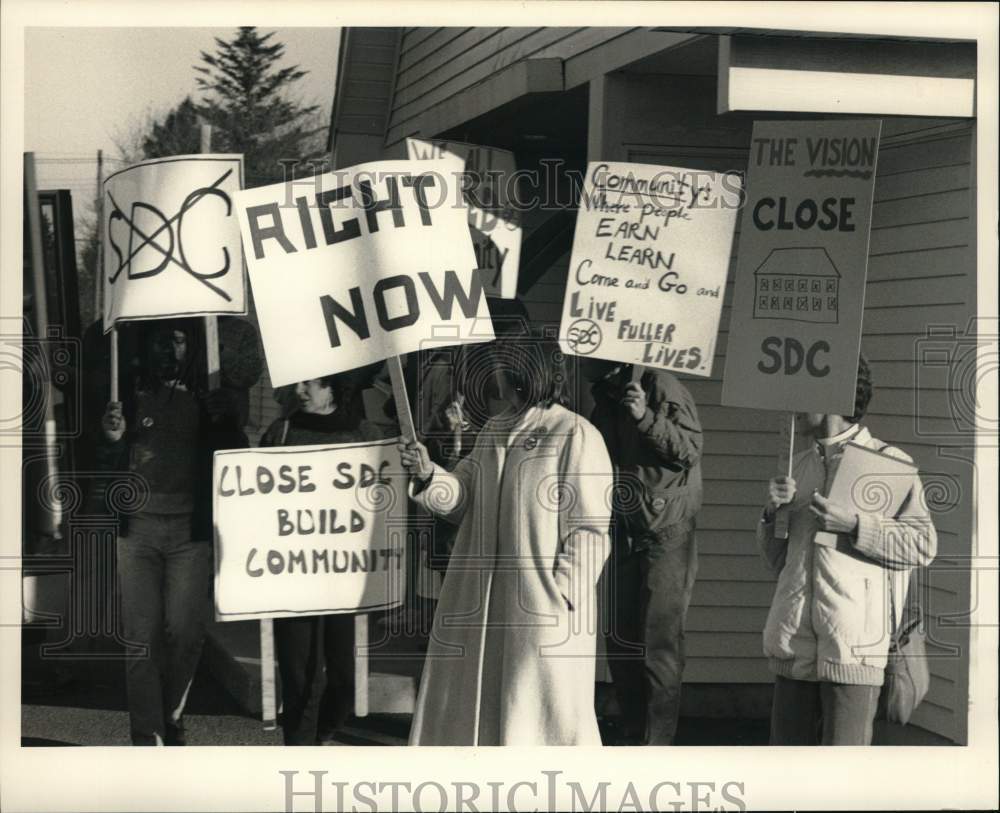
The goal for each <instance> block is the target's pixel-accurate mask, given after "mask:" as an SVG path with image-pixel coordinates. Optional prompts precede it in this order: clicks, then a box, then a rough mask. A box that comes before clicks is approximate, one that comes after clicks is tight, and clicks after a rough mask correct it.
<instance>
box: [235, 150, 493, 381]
mask: <svg viewBox="0 0 1000 813" xmlns="http://www.w3.org/2000/svg"><path fill="white" fill-rule="evenodd" d="M454 169H455V166H454V163H453V162H449V161H444V160H442V161H378V162H373V163H369V164H359V165H358V166H355V167H351V168H349V169H344V170H339V171H337V172H334V173H328V174H326V175H320V176H317V177H315V178H309V179H307V180H296V181H290V182H288V183H281V184H274V185H272V186H264V187H258V188H256V189H249V190H246V191H244V192H241V193H240V194H239V195H238V196H237V198H236V210H237V214H238V217H239V222H240V230H241V232H242V234H243V245H244V250H245V254H246V258H247V268H248V271H249V274H250V284H251V286H252V288H253V294H254V304H255V306H256V310H257V317H258V320H259V324H260V333H261V339H262V340H263V343H264V353H265V355H266V357H267V366H268V370H269V372H270V376H271V383H272V385H273V386H276V387H279V386H284V385H286V384H293V383H295V382H297V381H304V380H307V379H310V378H318V377H320V376H323V375H329V374H332V373H339V372H343V371H346V370H351V369H354V368H357V367H362V366H364V365H366V364H373V363H375V362H378V361H382V360H383V359H386V358H388V357H389V356H398V355H402V354H404V353H411V352H413V351H416V350H419V349H420V348H421V346H422V344H423V342H424V341H425V340H429V339H434V340H435V342H436V345H437V346H439V345H440V344H442V343H443V342H445V341H446V342H447V343H451V344H462V343H466V342H481V341H489V340H490V339H492V338H493V333H492V330H491V329H489V327H488V326H489V309H488V307H487V304H486V297H485V296H484V293H483V285H482V280H481V278H480V277H479V276H478V275H477V274H476V273H475V271H474V269H475V267H476V260H475V256H474V254H473V251H472V241H471V239H470V238H469V228H468V225H467V222H468V211H467V209H466V206H465V203H464V201H463V200H462V196H461V193H460V191H456V188H455V187H456V184H457V183H459V179H458V178H456V177H455V171H454Z"/></svg>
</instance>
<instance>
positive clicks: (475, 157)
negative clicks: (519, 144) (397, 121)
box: [406, 138, 521, 299]
mask: <svg viewBox="0 0 1000 813" xmlns="http://www.w3.org/2000/svg"><path fill="white" fill-rule="evenodd" d="M406 152H407V156H408V157H409V158H410V160H428V159H434V158H446V157H448V156H454V157H456V158H458V159H459V160H460V161H461V162H462V167H461V168H460V170H459V171H460V172H464V173H465V176H466V177H465V184H464V190H465V193H464V194H465V202H466V204H467V205H468V207H469V231H470V232H471V233H472V245H473V249H474V250H475V252H476V264H477V268H478V270H479V273H480V274H482V275H483V286H484V288H485V290H486V294H487V295H488V296H498V297H502V298H503V299H513V298H514V297H515V296H517V271H518V266H519V264H520V262H521V217H520V214H519V212H518V211H517V209H516V208H515V207H514V206H513V205H512V203H511V200H510V192H511V191H512V190H511V187H510V184H512V183H514V178H515V173H516V171H517V164H516V162H515V160H514V153H512V152H509V151H507V150H500V149H496V148H495V147H481V146H479V145H477V144H464V143H462V142H459V141H426V140H423V139H419V138H408V139H406Z"/></svg>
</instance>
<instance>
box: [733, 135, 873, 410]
mask: <svg viewBox="0 0 1000 813" xmlns="http://www.w3.org/2000/svg"><path fill="white" fill-rule="evenodd" d="M880 127H881V123H880V122H878V121H808V122H806V121H797V122H781V121H769V122H757V123H756V124H755V125H754V129H753V139H752V142H751V145H750V162H749V168H748V174H747V197H746V203H745V206H744V209H743V220H742V222H741V227H740V241H739V258H738V261H737V268H736V279H735V287H734V291H733V310H732V322H731V323H730V327H729V344H728V348H727V350H726V371H725V376H724V379H723V386H722V403H723V404H726V405H728V406H745V407H756V408H761V409H783V410H792V411H799V412H823V413H831V412H832V413H841V414H846V415H850V414H851V413H852V412H853V411H854V390H855V387H856V378H857V373H858V352H859V350H860V348H861V320H862V316H863V311H864V303H865V276H866V273H867V268H868V237H869V233H870V228H871V212H872V195H873V192H874V186H875V161H876V159H877V157H878V142H879V131H880Z"/></svg>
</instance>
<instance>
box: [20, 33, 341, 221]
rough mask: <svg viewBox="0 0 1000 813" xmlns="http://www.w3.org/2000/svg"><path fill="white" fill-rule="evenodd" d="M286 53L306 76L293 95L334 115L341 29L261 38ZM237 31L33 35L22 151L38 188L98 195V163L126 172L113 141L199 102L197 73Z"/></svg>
mask: <svg viewBox="0 0 1000 813" xmlns="http://www.w3.org/2000/svg"><path fill="white" fill-rule="evenodd" d="M262 30H264V31H272V30H273V31H275V32H276V34H275V36H274V40H278V41H281V42H283V43H284V44H285V46H286V48H285V59H284V61H283V62H282V63H281V64H282V65H295V64H298V65H299V66H300V67H301V68H303V69H304V70H307V71H309V74H308V75H307V76H306V77H305V78H304V79H302V80H301V81H299V82H298V83H297V90H296V95H297V96H299V98H300V99H301V101H303V102H305V103H316V104H319V105H320V107H321V110H322V111H323V113H324V114H326V115H328V114H329V110H330V105H331V104H332V100H333V94H334V80H335V74H336V65H337V47H338V44H339V40H340V29H339V28H274V29H272V28H263V29H262ZM233 32H234V29H233V28H29V29H27V31H26V34H25V64H24V72H25V121H24V149H25V150H31V151H34V152H35V153H36V160H37V161H38V174H39V187H40V188H49V189H52V188H69V189H71V190H72V191H74V202H75V200H76V197H77V195H78V194H79V195H81V196H82V195H89V196H92V195H93V190H94V188H95V186H96V153H97V150H98V149H103V150H104V154H105V157H106V158H107V159H108V166H110V167H115V168H116V167H119V166H121V164H118V163H115V162H114V160H113V159H114V158H116V157H118V154H119V153H118V149H117V147H116V140H121V139H122V138H127V136H128V134H129V133H130V131H135V130H136V129H138V128H142V127H143V125H144V124H145V123H147V122H148V120H149V117H150V116H151V115H152V116H155V115H157V114H162V113H164V112H165V111H167V110H169V109H170V108H171V107H173V106H174V105H175V104H177V103H178V102H179V101H181V100H182V99H183V98H184V96H185V95H187V94H192V95H195V94H196V90H197V88H196V85H195V81H194V77H195V71H194V69H193V67H192V66H193V65H195V64H197V63H198V62H199V54H200V52H201V51H203V50H206V51H212V50H214V47H215V42H214V40H213V36H220V37H223V38H230V37H231V36H232V34H233Z"/></svg>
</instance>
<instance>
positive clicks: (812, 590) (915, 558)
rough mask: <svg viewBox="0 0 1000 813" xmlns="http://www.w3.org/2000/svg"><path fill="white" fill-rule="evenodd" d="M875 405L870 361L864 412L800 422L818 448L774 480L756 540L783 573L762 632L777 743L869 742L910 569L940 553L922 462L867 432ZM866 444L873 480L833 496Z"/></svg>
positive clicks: (861, 477) (862, 376)
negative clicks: (783, 534) (784, 520)
mask: <svg viewBox="0 0 1000 813" xmlns="http://www.w3.org/2000/svg"><path fill="white" fill-rule="evenodd" d="M871 397H872V382H871V372H870V369H869V367H868V364H867V362H866V360H865V359H864V357H862V358H861V359H860V361H859V363H858V378H857V391H856V396H855V405H854V413H853V414H852V415H835V414H829V415H822V414H804V415H801V416H799V420H800V421H801V422H802V423H804V425H805V430H806V432H807V434H809V435H810V436H812V438H813V443H812V444H810V447H809V448H808V449H805V450H803V451H802V452H799V454H797V455H796V456H795V458H794V460H793V475H792V477H776V478H773V479H772V480H771V481H770V483H769V484H768V499H767V505H766V506H765V508H764V512H763V515H762V517H761V521H760V523H759V524H758V527H757V544H758V546H759V548H760V552H761V555H762V556H763V559H764V561H765V563H766V564H767V565H768V567H769V568H770V569H771V570H773V571H774V572H776V573H777V574H778V584H777V587H776V588H775V592H774V599H773V600H772V602H771V610H770V612H769V613H768V617H767V624H766V626H765V628H764V653H765V654H766V655H767V657H768V659H769V662H770V667H771V671H773V672H774V674H775V684H774V705H773V708H772V712H771V744H772V745H817V744H820V743H822V744H823V745H870V744H871V740H872V728H873V722H874V718H875V713H876V710H877V706H878V700H879V694H880V690H881V686H882V683H883V680H884V677H885V667H886V661H887V653H888V650H889V643H890V638H891V634H892V631H893V629H894V628H895V626H896V625H897V624H899V623H900V619H901V616H902V611H903V608H904V606H905V603H906V593H907V586H908V584H909V574H910V570H911V569H912V568H915V567H923V566H926V565H928V564H930V563H931V561H932V560H933V559H934V556H935V554H936V552H937V534H936V533H935V530H934V525H933V523H932V522H931V518H930V515H929V514H928V512H927V506H926V504H925V501H924V497H923V487H922V485H921V482H920V478H919V476H918V475H917V473H916V469H914V468H913V467H912V460H911V459H910V458H909V457H908V456H907V455H906V454H905V453H904V452H902V451H901V450H899V449H896V448H893V447H891V446H889V445H888V444H886V443H883V442H882V441H879V440H877V439H875V438H873V437H872V436H871V434H870V433H869V431H868V429H867V428H865V427H864V426H862V425H861V420H862V418H863V417H864V416H865V412H866V410H867V409H868V404H869V401H870V400H871ZM859 447H860V448H861V449H864V450H872V451H873V452H876V453H881V455H883V456H885V458H884V460H883V462H881V463H880V462H879V461H878V459H877V455H868V457H872V458H875V460H874V462H872V463H870V464H868V467H869V472H868V473H866V474H852V475H850V477H851V480H852V482H850V483H848V484H847V492H846V493H848V494H851V495H854V499H853V500H852V499H850V498H847V499H842V498H841V499H834V498H833V497H831V496H827V495H830V494H831V489H833V488H835V487H836V486H837V475H838V474H842V472H840V471H839V470H840V469H841V468H845V469H846V468H847V460H848V453H853V452H854V450H855V449H858V448H859ZM901 463H902V465H901ZM856 471H857V470H856ZM866 478H870V480H868V481H867V482H866ZM838 490H839V489H838ZM872 501H874V502H880V503H881V505H878V504H874V505H873V504H872ZM786 505H787V506H788V509H787V510H789V512H790V514H789V535H788V539H777V538H775V535H774V517H775V513H776V511H777V510H778V509H779V508H781V507H782V506H786ZM866 507H867V508H868V509H869V510H864V508H866ZM872 508H875V509H881V510H871V509H872Z"/></svg>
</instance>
